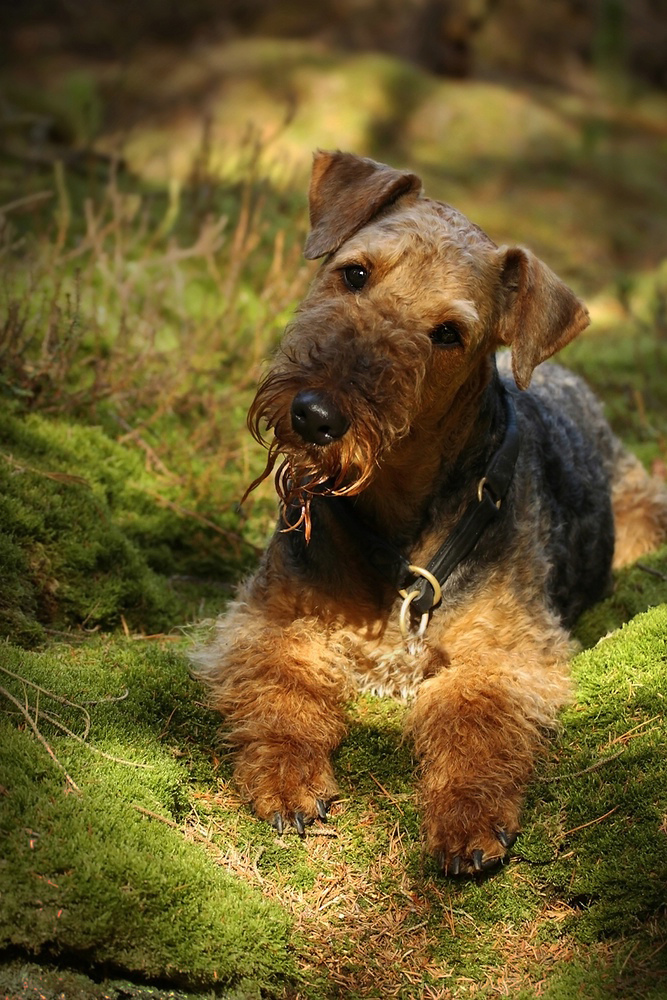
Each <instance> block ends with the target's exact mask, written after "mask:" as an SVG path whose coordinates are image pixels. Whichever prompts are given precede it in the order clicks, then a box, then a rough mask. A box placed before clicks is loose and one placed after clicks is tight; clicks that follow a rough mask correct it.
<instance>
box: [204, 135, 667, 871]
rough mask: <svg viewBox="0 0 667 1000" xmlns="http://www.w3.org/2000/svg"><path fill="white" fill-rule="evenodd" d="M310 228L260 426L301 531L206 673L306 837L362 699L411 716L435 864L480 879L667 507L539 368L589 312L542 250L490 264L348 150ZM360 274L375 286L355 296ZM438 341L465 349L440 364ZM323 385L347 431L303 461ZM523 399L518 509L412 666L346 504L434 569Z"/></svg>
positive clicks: (242, 775) (589, 412) (247, 780)
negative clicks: (307, 415) (624, 574)
mask: <svg viewBox="0 0 667 1000" xmlns="http://www.w3.org/2000/svg"><path fill="white" fill-rule="evenodd" d="M310 208H311V223H312V227H313V228H312V233H311V236H310V237H309V241H308V244H307V246H308V254H309V255H310V256H318V255H324V254H326V257H325V260H324V262H323V264H322V267H321V269H320V271H319V273H318V275H317V277H316V278H315V281H314V283H313V286H312V288H311V291H310V293H309V294H308V296H307V297H306V299H305V301H304V302H303V303H302V305H301V307H300V308H299V310H298V312H297V315H296V317H295V319H294V321H293V323H292V324H291V325H290V327H289V328H288V330H287V332H286V336H285V339H284V341H283V344H282V346H281V348H280V349H279V351H278V352H277V355H276V357H275V358H274V359H273V362H272V364H271V367H270V369H269V371H268V373H267V375H266V377H265V378H264V380H263V381H262V383H261V384H260V386H259V389H258V391H257V395H256V398H255V401H254V402H253V404H252V407H251V409H250V413H249V418H248V419H249V426H250V429H251V431H252V433H253V434H254V436H255V437H256V438H257V439H258V440H262V439H263V435H264V433H265V430H264V429H263V428H266V430H268V431H269V432H272V434H273V438H272V440H271V442H270V444H269V453H268V461H267V468H266V470H265V473H264V476H263V477H262V478H265V477H266V475H268V474H269V473H270V472H271V471H272V470H273V468H274V466H275V464H276V462H277V461H278V458H279V457H280V458H282V464H281V466H280V468H279V471H278V474H277V478H276V485H277V491H278V495H279V498H280V500H281V505H282V508H283V516H284V519H285V521H286V522H287V524H288V526H290V527H291V528H292V529H293V530H291V531H287V532H285V531H284V530H283V528H284V524H283V523H281V522H279V524H278V530H277V531H276V534H275V535H274V537H273V539H272V540H271V542H270V544H269V546H268V548H267V550H266V552H265V554H264V558H263V560H262V563H261V565H260V567H259V569H258V571H257V573H256V574H255V575H254V576H253V577H252V578H251V579H250V580H249V581H248V582H247V583H246V584H245V585H244V586H243V588H242V589H241V591H240V594H239V597H238V600H237V601H236V602H235V603H234V604H233V606H232V607H231V608H230V609H229V610H228V612H227V613H226V614H225V615H224V616H223V617H222V618H221V619H220V621H219V623H218V627H217V633H216V637H215V638H214V640H213V641H212V642H211V643H210V644H209V645H208V647H206V648H205V649H203V650H200V651H199V653H198V654H197V661H198V663H199V669H200V673H201V676H202V677H203V679H204V680H205V681H206V682H207V683H208V684H209V686H210V690H211V696H212V700H213V703H214V705H215V706H216V707H217V708H218V709H219V711H220V712H221V713H222V715H223V716H224V718H225V724H226V731H227V739H228V741H229V743H230V744H231V746H233V747H234V749H235V751H236V761H237V765H236V776H237V780H238V782H239V785H240V787H241V788H242V789H243V790H244V792H245V794H246V796H247V798H248V799H249V800H251V801H252V802H253V804H254V808H255V811H256V813H257V815H258V816H260V817H262V818H264V819H268V820H270V821H272V822H274V823H276V825H277V826H278V827H279V828H281V827H282V824H283V821H284V822H289V821H291V822H293V823H294V824H295V825H296V826H297V828H298V829H302V828H303V826H302V824H303V823H304V822H305V821H308V820H312V819H314V818H315V817H317V816H320V817H321V814H322V810H323V804H324V803H326V802H328V801H330V800H331V799H332V798H333V797H334V796H335V795H336V783H335V779H334V776H333V773H332V768H331V763H330V753H331V751H332V749H333V748H334V747H335V746H336V745H337V743H338V742H339V741H340V739H341V738H342V736H343V734H344V731H345V721H344V713H343V708H342V705H343V702H344V700H345V699H346V698H348V697H349V696H350V693H351V692H352V691H353V690H354V689H361V690H370V691H376V692H379V693H382V694H390V695H394V696H398V697H408V698H409V699H410V701H411V707H410V712H409V719H408V731H409V732H410V734H411V735H412V738H413V739H414V745H415V749H416V752H417V755H418V757H419V760H420V790H421V805H422V816H423V826H424V834H425V839H426V843H427V846H428V848H429V850H430V851H431V852H432V853H433V854H434V855H435V856H436V858H437V860H438V864H439V866H440V867H441V869H442V870H443V871H444V872H449V873H450V874H457V873H460V872H465V871H473V870H478V869H479V868H480V867H483V866H488V865H493V864H496V863H498V862H499V861H500V860H502V858H503V857H504V856H505V853H506V849H507V847H508V846H509V845H510V844H511V842H512V839H513V837H514V836H515V835H516V833H517V831H518V830H519V828H520V809H521V802H522V799H523V794H524V789H525V786H526V783H527V782H528V780H529V779H530V774H531V771H532V768H533V766H534V761H535V757H536V755H537V754H538V753H539V752H540V749H541V747H542V744H543V741H544V738H545V733H546V731H547V730H548V729H549V728H550V727H552V726H553V725H554V723H555V719H556V714H557V711H558V709H559V707H560V706H561V705H562V704H563V703H564V702H565V701H566V700H567V699H568V698H569V697H570V686H569V677H568V660H569V658H570V656H571V653H572V648H573V647H572V643H571V640H570V638H569V634H568V628H569V626H570V625H571V624H572V623H573V622H574V621H575V620H576V618H577V616H578V615H579V614H580V612H581V611H582V610H583V609H584V608H585V607H587V606H588V605H590V604H591V603H593V602H594V601H596V600H598V599H599V598H600V597H601V596H602V595H603V594H605V593H606V592H607V589H608V588H609V586H610V579H611V568H612V564H613V565H621V564H622V563H624V562H626V561H628V560H630V559H635V558H636V557H637V556H638V555H640V554H641V553H642V552H645V551H648V550H649V549H651V548H652V547H655V546H656V545H657V544H659V543H660V541H661V540H662V539H664V538H665V536H666V535H667V496H666V494H665V491H664V488H663V487H662V485H661V484H659V483H657V482H656V481H654V480H651V479H650V478H649V477H648V476H647V475H646V473H645V472H644V470H643V469H642V468H641V466H640V465H639V463H638V462H637V460H636V459H634V458H633V457H632V456H630V455H628V454H627V452H625V451H624V449H623V447H622V446H621V444H620V442H618V440H617V439H616V438H615V437H614V436H613V434H612V432H611V430H610V429H609V427H608V425H607V424H606V422H605V420H604V417H603V415H602V411H601V408H600V405H599V403H598V402H597V401H596V400H595V398H594V396H593V395H592V394H591V393H590V392H589V390H588V389H587V388H586V387H585V386H584V385H583V383H582V382H581V380H579V379H578V378H576V377H575V376H574V375H572V374H570V373H568V372H566V371H564V370H563V369H562V368H559V367H558V366H556V365H554V364H551V363H547V364H542V362H544V361H546V359H548V358H549V357H550V356H551V355H552V354H553V353H554V352H555V351H557V350H559V349H560V348H561V347H562V346H563V345H564V344H566V343H567V342H568V341H569V340H571V339H572V338H573V337H574V336H576V335H577V333H579V332H580V331H581V330H582V329H583V328H584V326H585V325H586V324H587V322H588V314H587V312H586V310H585V307H584V306H583V304H582V303H581V302H580V301H579V300H578V298H577V297H576V296H575V295H574V293H573V292H572V291H571V290H570V289H569V288H567V286H566V285H564V284H563V282H561V281H560V279H558V278H557V276H556V275H555V274H553V272H552V271H550V269H549V268H548V267H547V266H546V265H545V264H543V263H542V262H541V261H539V260H538V259H537V258H536V257H535V256H534V255H533V254H531V253H530V251H528V250H526V249H524V248H521V247H510V248H507V247H500V248H499V247H497V246H495V244H494V243H493V242H492V241H491V240H490V239H489V237H488V236H486V234H484V233H483V232H482V231H481V230H480V229H479V228H478V227H476V226H474V225H472V224H471V223H469V222H468V220H467V219H465V217H464V216H462V215H461V214H460V213H458V212H457V211H456V210H455V209H452V208H451V207H450V206H447V205H442V204H440V203H438V202H433V201H431V200H429V199H428V198H425V197H424V196H423V195H422V194H421V193H420V184H419V181H418V178H416V177H415V176H414V175H413V174H406V173H404V172H402V171H394V170H392V169H391V168H389V167H385V166H382V165H379V164H374V163H373V161H370V160H364V159H362V158H360V157H355V156H352V155H351V154H343V153H319V154H318V155H317V157H316V161H315V167H314V172H313V181H312V183H311V191H310ZM351 265H354V266H360V267H363V268H364V269H365V270H366V272H367V281H366V283H365V284H364V285H363V287H362V288H360V289H357V290H353V289H350V287H349V285H346V282H345V280H344V276H345V269H346V268H349V267H350V266H351ZM443 324H444V325H446V326H447V328H448V329H450V330H451V329H452V327H453V328H454V330H455V331H456V335H457V336H456V337H455V338H454V340H453V341H452V342H451V343H449V344H448V345H446V346H444V345H441V344H439V343H438V340H437V337H436V336H434V331H435V332H436V333H437V331H438V330H440V329H442V328H443ZM457 338H458V339H457ZM503 346H506V347H510V348H511V355H510V353H509V352H508V351H505V352H503V353H502V354H501V355H500V356H499V360H498V362H497V363H496V350H497V349H498V348H499V347H503ZM304 389H308V390H316V391H317V392H320V393H325V394H326V399H327V400H328V401H329V403H330V404H331V406H333V407H335V408H336V410H337V411H338V412H340V414H341V415H342V417H344V421H345V425H346V426H347V430H346V431H345V432H344V433H342V434H341V435H339V436H338V437H337V438H336V439H332V440H331V441H329V442H328V443H324V444H315V443H312V442H310V443H309V442H308V441H307V440H304V437H303V435H302V433H301V431H300V430H299V429H298V425H297V426H296V427H295V426H294V425H293V422H292V419H291V415H290V414H291V406H292V401H293V400H294V398H295V396H296V394H297V393H299V392H301V391H302V390H304ZM504 392H509V393H510V394H511V396H512V398H513V400H514V405H515V409H516V413H517V420H518V423H519V427H520V431H521V449H520V454H519V458H518V461H517V464H516V467H515V470H514V476H513V479H512V483H511V486H510V489H509V492H508V495H507V496H506V497H505V499H504V501H503V503H502V506H501V509H500V512H499V515H498V516H497V518H496V519H495V521H494V523H493V524H492V525H491V527H489V528H488V529H487V530H486V532H485V534H484V535H483V536H482V538H481V539H480V540H479V541H478V543H477V544H476V546H475V547H474V548H473V550H472V551H471V552H470V553H469V555H468V556H466V557H465V558H464V559H463V561H462V562H461V563H460V564H459V565H458V567H457V568H456V569H455V571H454V572H453V573H452V574H451V576H450V577H449V579H448V580H447V582H446V583H445V584H444V586H443V593H442V601H441V603H440V605H439V607H437V608H435V609H434V610H433V612H432V614H431V616H430V623H429V625H428V629H427V631H426V634H425V636H424V637H423V638H413V639H412V640H411V641H410V642H409V643H408V646H407V647H406V644H405V642H404V641H403V638H402V635H401V632H400V629H399V626H398V607H399V606H400V602H401V598H400V597H399V596H398V595H397V593H396V592H395V590H394V589H393V587H392V586H391V584H390V583H389V582H388V580H387V579H385V578H383V576H382V575H381V574H379V573H377V572H376V571H374V570H373V569H372V568H371V567H370V565H369V563H368V561H367V559H366V556H365V552H364V551H363V548H362V547H360V546H359V543H358V533H357V534H356V535H352V534H351V533H350V531H349V530H348V529H346V526H345V521H344V520H341V518H340V517H339V516H337V513H336V510H337V508H336V506H335V505H336V504H348V505H350V506H351V507H352V509H353V510H354V513H355V516H356V517H357V518H358V519H359V520H360V522H361V523H362V525H366V526H367V527H368V531H369V532H370V531H372V533H373V536H376V535H380V536H383V537H385V538H387V539H390V540H391V542H392V544H393V545H394V546H395V547H396V548H398V549H399V550H400V551H401V552H402V553H403V555H404V556H405V557H406V558H407V559H408V560H409V561H410V562H411V563H415V564H417V565H422V566H423V565H426V564H427V563H428V561H429V559H430V558H431V556H432V555H433V553H434V552H435V551H436V550H437V549H438V547H439V546H440V545H441V544H442V542H443V541H444V540H445V539H446V538H447V537H448V536H449V534H450V532H451V531H452V530H453V528H454V526H455V525H456V524H457V522H458V519H459V518H460V516H461V514H462V512H463V511H464V510H465V509H466V506H467V505H468V504H469V503H470V501H471V499H472V498H473V497H474V496H475V495H476V491H477V487H478V484H479V482H480V479H481V478H482V477H483V476H484V474H485V470H486V468H487V466H488V464H489V462H490V460H491V458H492V457H493V455H494V454H495V453H496V451H497V449H498V448H499V446H500V443H501V442H502V440H503V437H504V434H505V419H506V418H505V413H506V409H505V407H504V405H503V393H504ZM253 485H254V484H253ZM251 488H252V487H251ZM276 817H278V819H276Z"/></svg>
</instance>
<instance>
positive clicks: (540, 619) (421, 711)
mask: <svg viewBox="0 0 667 1000" xmlns="http://www.w3.org/2000/svg"><path fill="white" fill-rule="evenodd" d="M446 646H447V653H448V655H449V657H450V660H451V666H450V667H448V668H445V669H443V670H442V671H441V672H440V673H439V674H438V675H437V676H435V677H433V678H432V679H430V680H428V681H426V682H424V684H423V685H422V686H421V688H420V690H419V692H418V695H417V698H416V701H415V704H414V706H413V708H412V710H411V714H410V718H409V723H408V724H409V728H410V730H411V732H412V734H413V736H414V740H415V747H416V750H417V753H418V756H419V757H420V760H421V766H422V780H421V799H422V808H423V825H424V830H425V835H426V841H427V846H428V848H429V850H430V851H431V853H432V854H434V855H435V857H436V859H437V860H438V863H439V865H440V867H441V868H442V870H443V871H444V872H446V873H449V874H454V875H456V874H459V873H462V872H469V871H474V870H478V871H479V870H482V869H484V868H490V867H493V866H495V865H497V864H498V863H499V861H500V859H501V858H503V857H504V855H505V853H506V850H507V848H508V847H510V846H511V844H512V843H513V841H514V839H515V838H516V834H517V832H518V831H519V826H520V810H521V804H522V801H523V796H524V789H525V786H526V783H527V781H528V779H529V778H530V775H531V771H532V769H533V764H534V761H535V757H536V754H537V753H538V752H539V750H540V747H541V744H542V741H543V736H544V732H545V730H546V729H547V728H549V727H552V726H553V725H554V721H555V714H556V711H557V709H558V708H559V707H560V706H562V705H563V704H564V702H566V701H567V700H568V694H569V682H568V659H569V657H570V655H571V653H572V646H571V643H570V641H569V639H568V636H567V634H566V632H565V631H564V630H563V629H562V628H561V627H560V625H559V624H558V623H557V621H556V620H555V619H554V618H552V617H551V616H550V614H549V613H548V612H547V611H546V609H545V608H544V607H543V606H542V607H541V608H540V607H539V606H538V607H537V608H533V609H530V608H526V607H523V606H522V605H520V604H518V602H517V601H516V600H515V599H513V598H512V596H511V594H510V593H509V592H508V591H507V590H505V591H503V589H502V588H501V589H499V590H498V591H497V592H496V593H490V594H488V595H487V596H486V597H485V598H484V599H483V600H477V601H476V602H475V604H474V606H473V607H472V608H471V610H470V612H469V613H468V614H466V615H465V616H463V618H461V619H460V620H459V621H457V622H456V625H455V627H454V628H453V629H452V630H448V632H447V635H446Z"/></svg>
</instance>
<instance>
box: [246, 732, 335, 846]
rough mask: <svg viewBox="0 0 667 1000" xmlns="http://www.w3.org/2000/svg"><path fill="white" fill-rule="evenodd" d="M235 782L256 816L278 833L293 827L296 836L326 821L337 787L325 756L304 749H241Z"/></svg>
mask: <svg viewBox="0 0 667 1000" xmlns="http://www.w3.org/2000/svg"><path fill="white" fill-rule="evenodd" d="M235 776H236V780H237V783H238V785H239V787H240V788H241V789H243V791H244V792H245V794H246V796H247V798H248V799H249V800H250V802H251V803H252V809H253V812H254V813H255V815H256V816H258V817H259V818H260V819H264V820H266V821H267V822H268V823H270V824H271V825H272V826H273V827H275V829H276V830H277V831H278V833H279V834H282V832H283V830H285V829H286V828H287V827H289V826H293V827H294V828H295V829H296V831H297V833H298V834H299V836H303V835H304V834H305V829H306V827H307V826H309V825H310V824H311V823H312V822H313V821H314V820H316V819H319V820H321V821H323V822H326V819H327V811H328V807H329V805H330V804H331V802H332V800H333V799H334V798H336V796H337V795H338V786H337V784H336V781H335V779H334V776H333V772H332V770H331V763H330V761H329V758H328V756H327V755H325V754H322V753H321V752H319V751H317V750H314V749H313V748H311V747H304V746H299V747H296V746H285V745H282V746H276V745H272V746H264V745H259V744H252V745H250V746H246V747H244V749H243V750H242V751H241V753H240V754H239V756H238V758H237V764H236V772H235Z"/></svg>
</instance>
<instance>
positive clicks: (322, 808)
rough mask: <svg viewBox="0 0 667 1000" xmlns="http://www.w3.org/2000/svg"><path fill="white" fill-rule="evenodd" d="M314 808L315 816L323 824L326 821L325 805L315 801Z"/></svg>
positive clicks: (317, 800) (319, 800)
mask: <svg viewBox="0 0 667 1000" xmlns="http://www.w3.org/2000/svg"><path fill="white" fill-rule="evenodd" d="M315 808H316V809H317V815H318V816H319V818H320V819H321V820H322V822H323V823H326V821H327V804H326V802H323V801H322V799H316V800H315Z"/></svg>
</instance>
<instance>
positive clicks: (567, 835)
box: [561, 806, 619, 839]
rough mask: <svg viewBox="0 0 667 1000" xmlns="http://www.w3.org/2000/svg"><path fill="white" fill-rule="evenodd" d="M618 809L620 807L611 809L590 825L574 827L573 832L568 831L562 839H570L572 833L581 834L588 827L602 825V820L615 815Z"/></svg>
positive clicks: (593, 820)
mask: <svg viewBox="0 0 667 1000" xmlns="http://www.w3.org/2000/svg"><path fill="white" fill-rule="evenodd" d="M618 808H619V806H614V808H613V809H610V810H609V812H606V813H605V814H604V816H598V818H597V819H591V820H589V821H588V823H582V824H581V826H574V827H573V828H572V829H571V830H566V831H565V833H563V834H561V837H562V838H563V839H564V838H565V837H569V836H570V834H571V833H579V831H580V830H585V829H586V827H588V826H595V824H596V823H601V822H602V820H604V819H607V818H608V817H609V816H611V815H612V814H613V813H615V812H616V810H617V809H618Z"/></svg>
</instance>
